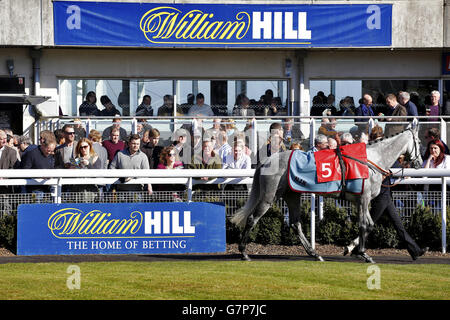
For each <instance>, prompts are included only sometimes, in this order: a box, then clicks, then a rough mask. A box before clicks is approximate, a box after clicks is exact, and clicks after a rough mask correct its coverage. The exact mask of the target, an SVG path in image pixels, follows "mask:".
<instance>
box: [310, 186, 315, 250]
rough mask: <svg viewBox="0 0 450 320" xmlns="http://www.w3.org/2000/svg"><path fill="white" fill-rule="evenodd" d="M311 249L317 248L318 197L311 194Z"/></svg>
mask: <svg viewBox="0 0 450 320" xmlns="http://www.w3.org/2000/svg"><path fill="white" fill-rule="evenodd" d="M311 248H313V249H315V248H316V195H315V194H314V193H311Z"/></svg>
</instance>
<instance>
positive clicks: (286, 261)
mask: <svg viewBox="0 0 450 320" xmlns="http://www.w3.org/2000/svg"><path fill="white" fill-rule="evenodd" d="M251 257H252V258H253V261H250V262H244V261H240V256H239V255H235V254H215V255H214V254H213V255H206V254H205V255H202V254H196V255H85V256H82V255H77V256H45V257H39V256H30V257H21V256H13V257H0V299H5V300H10V299H12V300H22V299H31V300H50V299H51V300H59V299H62V300H72V299H74V300H98V299H102V300H103V299H107V300H116V299H120V300H136V299H138V300H141V299H145V300H147V299H149V300H180V299H181V300H242V299H244V300H310V299H312V300H335V299H337V300H353V299H362V300H366V299H367V300H416V299H418V300H440V299H443V300H448V299H450V268H449V264H450V259H449V258H447V257H442V258H441V257H421V258H420V259H419V260H417V261H411V259H410V258H409V257H407V256H374V259H375V261H377V264H366V263H362V262H359V261H356V260H355V259H354V258H351V257H348V256H347V257H343V256H324V258H325V260H326V261H325V262H318V261H313V260H312V259H311V258H310V257H307V256H290V255H278V256H277V255H252V256H251ZM73 266H76V267H77V268H78V270H79V274H78V275H79V284H80V287H79V289H77V288H75V289H74V288H72V289H69V287H68V283H69V282H68V281H69V280H70V279H71V278H70V277H71V276H72V275H73V273H72V272H71V271H70V270H71V269H68V268H69V267H73ZM374 266H376V268H378V269H377V270H378V271H377V273H378V275H376V273H374V269H369V267H370V268H373V267H374ZM375 275H376V276H377V277H378V278H377V279H378V280H376V281H374V278H373V276H375ZM377 281H378V282H377ZM377 283H378V284H379V288H376V284H377ZM69 284H70V283H69ZM374 284H375V288H374V287H373V286H374ZM369 286H371V288H369Z"/></svg>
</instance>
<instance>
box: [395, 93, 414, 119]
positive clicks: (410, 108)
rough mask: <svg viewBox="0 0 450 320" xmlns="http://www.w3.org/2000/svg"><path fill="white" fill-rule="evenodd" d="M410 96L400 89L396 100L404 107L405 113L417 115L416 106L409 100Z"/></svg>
mask: <svg viewBox="0 0 450 320" xmlns="http://www.w3.org/2000/svg"><path fill="white" fill-rule="evenodd" d="M410 98H411V96H410V95H409V93H408V92H405V91H400V92H399V94H398V102H400V104H401V105H402V106H404V107H405V109H406V112H407V115H408V116H412V117H417V116H418V115H419V114H418V113H417V106H416V105H415V104H414V103H413V102H412V101H411V100H410Z"/></svg>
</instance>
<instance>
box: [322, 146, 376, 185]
mask: <svg viewBox="0 0 450 320" xmlns="http://www.w3.org/2000/svg"><path fill="white" fill-rule="evenodd" d="M340 150H341V154H342V155H348V156H350V157H352V158H355V159H358V160H361V161H363V162H367V152H366V144H365V143H354V144H348V145H345V146H342V147H340ZM314 158H315V160H316V168H317V182H319V183H321V182H330V181H340V180H341V175H342V171H341V166H340V165H339V157H338V156H337V154H336V150H332V149H326V150H320V151H316V152H314ZM342 158H343V160H344V164H345V180H351V179H367V178H368V177H369V168H368V167H367V165H364V164H362V163H360V162H358V161H355V160H352V159H349V158H346V157H342Z"/></svg>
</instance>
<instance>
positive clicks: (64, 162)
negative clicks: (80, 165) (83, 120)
mask: <svg viewBox="0 0 450 320" xmlns="http://www.w3.org/2000/svg"><path fill="white" fill-rule="evenodd" d="M62 130H63V134H64V143H63V144H62V145H60V146H58V147H57V148H56V150H55V168H57V169H64V168H70V159H74V158H75V150H76V147H77V143H78V141H76V140H75V129H74V127H73V125H71V124H65V125H64V126H63V128H62Z"/></svg>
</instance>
